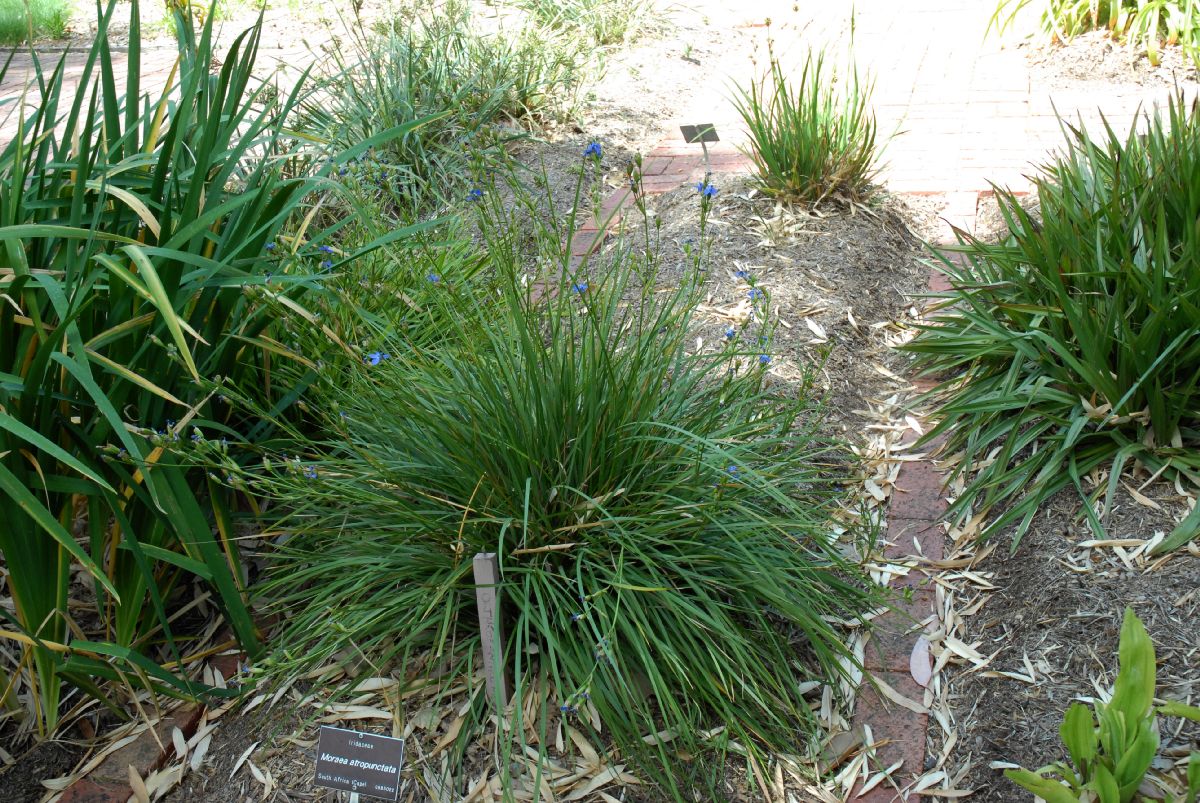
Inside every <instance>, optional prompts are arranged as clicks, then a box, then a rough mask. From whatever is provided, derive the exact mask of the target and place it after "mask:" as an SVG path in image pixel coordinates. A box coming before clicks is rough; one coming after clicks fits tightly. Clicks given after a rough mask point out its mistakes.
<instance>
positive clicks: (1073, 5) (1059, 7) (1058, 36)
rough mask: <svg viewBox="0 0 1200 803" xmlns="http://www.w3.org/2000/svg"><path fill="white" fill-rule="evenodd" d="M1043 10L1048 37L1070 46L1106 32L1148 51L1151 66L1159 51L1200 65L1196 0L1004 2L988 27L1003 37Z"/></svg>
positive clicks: (1041, 18)
mask: <svg viewBox="0 0 1200 803" xmlns="http://www.w3.org/2000/svg"><path fill="white" fill-rule="evenodd" d="M1031 5H1033V6H1034V7H1035V8H1039V9H1040V11H1039V15H1038V19H1039V22H1040V26H1041V30H1042V33H1043V35H1045V36H1046V37H1048V38H1050V39H1052V40H1053V41H1056V42H1066V41H1069V40H1070V39H1071V38H1072V37H1075V36H1078V35H1079V34H1081V33H1084V32H1085V31H1096V30H1107V31H1108V32H1109V33H1110V34H1112V36H1113V37H1114V38H1116V39H1118V40H1120V41H1124V42H1127V43H1128V44H1129V45H1130V47H1133V48H1139V49H1144V50H1145V52H1146V56H1147V58H1149V59H1150V62H1151V63H1152V64H1158V63H1159V60H1160V53H1159V50H1160V48H1161V47H1162V46H1163V45H1164V44H1166V45H1180V46H1181V47H1182V49H1183V52H1184V54H1185V55H1187V56H1188V57H1190V58H1191V59H1192V60H1193V61H1195V62H1197V63H1198V64H1200V2H1197V0H1038V2H1036V3H1035V2H1034V0H1000V2H999V3H998V4H997V6H996V11H995V13H994V14H992V17H991V19H990V20H989V21H988V30H989V31H990V30H991V29H992V28H993V27H995V28H997V29H998V30H999V31H1001V32H1003V31H1004V29H1005V28H1007V27H1009V26H1010V25H1012V24H1013V22H1014V20H1015V19H1016V17H1017V15H1018V14H1019V13H1020V12H1021V11H1022V10H1023V9H1025V8H1026V7H1028V6H1031Z"/></svg>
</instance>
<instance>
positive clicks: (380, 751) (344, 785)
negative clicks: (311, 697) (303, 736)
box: [316, 725, 404, 800]
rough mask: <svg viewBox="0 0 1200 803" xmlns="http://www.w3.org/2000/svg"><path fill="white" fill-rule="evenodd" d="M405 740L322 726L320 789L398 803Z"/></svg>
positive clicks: (318, 747)
mask: <svg viewBox="0 0 1200 803" xmlns="http://www.w3.org/2000/svg"><path fill="white" fill-rule="evenodd" d="M403 764H404V740H403V739H393V738H392V737H390V736H380V735H379V734H377V733H362V732H360V731H352V730H346V729H345V728H334V727H330V726H329V725H322V726H321V733H320V736H319V737H318V738H317V776H316V783H317V786H324V787H326V788H327V789H340V790H342V791H344V792H354V793H356V794H359V795H369V796H370V797H382V798H385V799H387V800H395V799H396V798H397V797H398V796H399V794H400V767H401V766H402V765H403Z"/></svg>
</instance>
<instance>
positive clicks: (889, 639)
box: [863, 590, 933, 702]
mask: <svg viewBox="0 0 1200 803" xmlns="http://www.w3.org/2000/svg"><path fill="white" fill-rule="evenodd" d="M903 604H904V608H905V609H906V610H904V611H897V612H889V613H885V614H883V615H882V616H877V617H876V618H875V620H874V621H873V622H872V623H871V625H872V627H871V634H870V635H869V636H868V637H867V645H866V648H865V649H864V651H863V665H864V666H865V667H866V668H867V669H868V670H870V671H873V672H897V673H905V672H908V671H909V666H910V660H911V656H912V651H913V648H914V647H915V646H916V644H917V639H919V638H921V637H922V636H924V635H925V626H924V625H922V624H921V621H922V620H923V619H924V618H926V617H927V616H929V614H931V613H933V592H932V591H930V590H925V591H920V592H917V593H915V594H913V596H912V599H911V600H910V601H908V602H906V603H903ZM916 701H917V702H920V698H917V700H916Z"/></svg>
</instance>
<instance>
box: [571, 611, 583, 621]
mask: <svg viewBox="0 0 1200 803" xmlns="http://www.w3.org/2000/svg"><path fill="white" fill-rule="evenodd" d="M582 618H583V614H582V613H573V614H571V621H572V622H578V621H579V620H580V619H582Z"/></svg>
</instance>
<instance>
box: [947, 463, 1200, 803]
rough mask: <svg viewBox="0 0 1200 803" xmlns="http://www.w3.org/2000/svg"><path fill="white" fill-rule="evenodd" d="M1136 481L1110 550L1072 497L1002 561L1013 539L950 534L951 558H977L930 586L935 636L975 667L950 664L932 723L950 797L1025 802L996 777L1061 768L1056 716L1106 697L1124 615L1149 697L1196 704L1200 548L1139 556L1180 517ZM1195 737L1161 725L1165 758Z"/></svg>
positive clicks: (1165, 492)
mask: <svg viewBox="0 0 1200 803" xmlns="http://www.w3.org/2000/svg"><path fill="white" fill-rule="evenodd" d="M1144 480H1145V477H1143V478H1142V481H1144ZM1135 482H1136V481H1135V480H1134V479H1132V478H1130V480H1129V481H1128V483H1123V484H1126V485H1127V487H1126V488H1125V489H1122V491H1121V492H1120V493H1119V494H1118V496H1117V499H1116V501H1115V503H1114V505H1113V508H1112V514H1111V518H1110V519H1109V521H1108V533H1107V535H1108V538H1107V539H1103V540H1099V539H1096V538H1095V536H1093V535H1092V534H1091V533H1090V532H1089V530H1088V528H1087V526H1086V525H1085V524H1081V523H1080V522H1079V521H1078V516H1079V511H1080V501H1079V497H1078V494H1077V493H1075V492H1074V491H1072V490H1067V491H1063V492H1060V493H1059V494H1058V495H1057V496H1055V497H1054V498H1053V499H1052V500H1051V501H1050V503H1049V504H1047V505H1045V506H1043V508H1042V509H1041V510H1040V512H1039V513H1038V515H1037V517H1036V519H1035V521H1034V524H1033V526H1032V528H1031V529H1030V530H1029V532H1028V533H1026V535H1025V536H1024V537H1023V538H1022V539H1021V543H1020V546H1019V548H1018V549H1017V550H1016V552H1015V553H1012V554H1010V552H1009V544H1010V541H1009V536H1010V535H1011V533H1001V534H999V535H998V536H997V537H996V538H995V540H994V541H992V542H989V543H988V544H987V545H986V546H980V545H976V544H974V543H973V533H971V532H970V531H963V530H958V529H956V530H952V531H951V536H952V537H951V538H950V539H948V541H947V558H946V559H947V561H956V560H962V559H965V558H968V557H972V556H973V557H974V558H975V560H974V561H973V562H972V563H971V564H970V569H969V571H966V570H962V571H953V572H947V573H945V574H944V575H943V576H942V577H940V578H939V577H935V579H934V582H936V583H937V584H938V595H939V600H941V601H943V607H942V608H941V610H942V612H943V618H942V626H943V627H948V628H949V629H951V630H952V632H953V633H954V635H956V636H957V638H958V639H959V640H960V641H961V642H964V643H966V644H968V645H970V646H971V647H972V648H973V649H974V650H975V651H976V652H977V653H978V655H979V656H980V657H981V660H980V659H978V658H972V659H965V658H963V657H962V656H957V655H955V656H952V657H951V664H950V668H949V669H948V671H947V672H946V674H945V676H944V679H943V682H944V684H945V686H944V689H945V696H944V697H943V698H942V702H944V703H945V707H944V708H942V710H941V714H942V716H941V717H935V719H936V720H937V721H939V722H944V724H945V725H946V726H948V729H947V728H946V727H939V726H937V725H933V724H932V723H931V728H930V737H931V738H930V743H929V754H930V755H933V756H936V755H939V754H940V753H941V751H942V750H943V749H944V748H945V746H946V740H947V738H949V736H950V734H953V735H954V738H955V741H956V746H954V747H953V750H954V756H955V758H953V759H951V761H950V762H949V766H948V767H947V772H948V773H950V774H951V775H953V776H959V774H960V773H965V774H963V775H962V776H961V777H962V778H963V780H962V781H961V782H960V784H959V788H962V789H971V790H974V792H975V794H974V795H973V796H972V798H971V799H972V800H980V801H987V803H1000V801H1006V802H1007V801H1014V802H1015V801H1027V800H1029V797H1030V796H1029V793H1028V792H1026V791H1024V790H1022V789H1020V788H1019V787H1017V786H1016V785H1015V784H1013V783H1011V782H1010V781H1008V780H1007V779H1005V778H1004V777H1003V775H1002V774H1001V769H1002V768H1003V767H1008V766H1012V765H1014V764H1015V765H1020V766H1023V767H1027V768H1037V767H1040V766H1043V765H1045V764H1049V763H1051V762H1052V761H1057V760H1060V759H1062V758H1064V757H1065V750H1064V748H1063V745H1062V741H1061V738H1060V736H1059V726H1060V725H1061V724H1062V718H1063V713H1064V712H1065V710H1066V708H1067V706H1068V705H1069V704H1070V702H1071V701H1072V700H1084V701H1089V700H1091V699H1092V698H1095V697H1098V696H1101V695H1103V694H1105V693H1106V692H1107V691H1108V689H1110V688H1111V686H1112V682H1113V678H1114V677H1115V673H1116V655H1117V636H1118V634H1119V632H1120V629H1121V617H1122V614H1123V612H1124V610H1125V608H1126V606H1129V607H1132V608H1133V610H1134V612H1135V613H1136V614H1137V615H1138V617H1139V618H1140V619H1141V620H1142V621H1143V622H1144V623H1145V625H1146V629H1147V630H1148V631H1149V633H1150V636H1151V638H1152V639H1153V641H1154V645H1155V649H1156V652H1157V658H1158V696H1159V697H1161V698H1163V699H1174V700H1185V701H1186V700H1192V701H1194V700H1195V694H1196V690H1197V688H1200V660H1198V656H1200V633H1198V632H1197V629H1196V627H1195V622H1196V621H1197V617H1198V616H1200V593H1198V592H1197V588H1200V559H1198V558H1200V550H1198V549H1196V548H1195V546H1193V547H1192V548H1191V550H1190V551H1188V550H1180V551H1178V552H1176V553H1169V554H1167V555H1165V556H1162V557H1161V558H1152V557H1149V556H1147V555H1146V551H1147V550H1146V545H1147V543H1148V542H1150V541H1151V539H1153V538H1154V537H1155V536H1161V535H1163V534H1165V533H1168V532H1170V531H1171V530H1172V529H1173V528H1174V526H1175V524H1176V523H1177V522H1178V521H1179V519H1180V518H1182V515H1183V513H1184V511H1185V508H1184V506H1183V504H1182V499H1181V497H1180V495H1179V494H1178V493H1177V492H1176V491H1175V489H1174V488H1173V487H1171V486H1169V485H1167V484H1165V483H1154V484H1151V485H1148V486H1146V487H1142V488H1141V489H1140V491H1139V490H1138V486H1139V485H1141V483H1140V482H1137V483H1136V484H1135ZM1130 488H1132V489H1133V490H1132V491H1131V490H1129V489H1130ZM1151 505H1160V506H1161V509H1155V507H1152V506H1151ZM985 552H986V553H987V554H986V555H985V554H984V553H985ZM1198 739H1200V727H1197V725H1196V723H1187V722H1186V721H1184V720H1178V719H1165V720H1164V721H1163V723H1162V751H1161V755H1163V756H1166V757H1169V758H1170V759H1171V760H1172V761H1174V760H1178V759H1183V760H1186V757H1187V755H1188V752H1189V749H1190V748H1194V747H1195V744H1196V742H1197V740H1198ZM1155 766H1156V769H1158V770H1165V769H1166V767H1167V765H1166V764H1156V765H1155ZM1174 772H1175V777H1176V780H1178V778H1179V777H1180V776H1179V775H1178V769H1175V770H1174Z"/></svg>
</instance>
